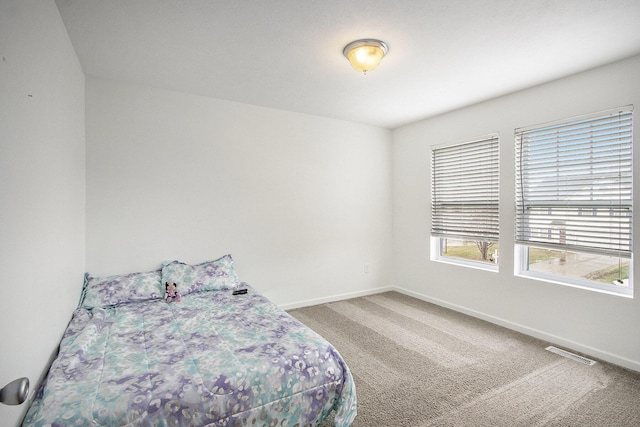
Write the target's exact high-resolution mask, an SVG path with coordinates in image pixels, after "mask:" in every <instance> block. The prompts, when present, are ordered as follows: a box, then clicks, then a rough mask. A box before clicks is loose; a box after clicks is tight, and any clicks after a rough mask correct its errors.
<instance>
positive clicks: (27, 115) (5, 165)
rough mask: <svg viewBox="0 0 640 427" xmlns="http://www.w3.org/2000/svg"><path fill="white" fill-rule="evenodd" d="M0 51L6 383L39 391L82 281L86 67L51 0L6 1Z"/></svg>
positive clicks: (7, 410)
mask: <svg viewBox="0 0 640 427" xmlns="http://www.w3.org/2000/svg"><path fill="white" fill-rule="evenodd" d="M0 55H1V56H2V58H1V61H0V121H1V124H0V197H1V200H2V208H1V209H0V242H1V244H0V271H2V280H3V286H2V289H3V291H2V298H0V325H2V326H1V327H0V361H1V363H0V387H2V386H3V385H4V384H6V383H8V382H9V381H11V380H13V379H15V378H18V377H21V376H27V377H29V378H30V380H31V384H32V387H31V388H32V390H33V391H34V388H35V385H36V383H37V381H38V379H39V377H40V376H41V375H42V374H43V371H44V369H45V368H46V365H47V363H48V360H49V357H50V355H51V354H52V353H53V352H54V350H56V347H57V344H58V342H59V340H60V338H61V336H62V332H63V331H64V328H65V327H66V326H67V323H68V322H69V320H70V318H71V313H72V311H73V309H74V307H75V305H76V304H77V301H78V296H79V293H80V288H81V286H82V277H83V271H84V261H85V259H84V237H85V236H84V226H85V224H84V212H85V178H84V166H85V163H84V156H85V146H84V128H85V127H84V126H85V125H84V74H83V72H82V70H81V68H80V64H79V63H78V60H77V58H76V55H75V52H74V51H73V48H72V47H71V43H70V41H69V38H68V36H67V32H66V29H65V27H64V25H63V24H62V20H61V18H60V15H59V14H58V9H57V8H56V6H55V4H54V3H53V1H42V0H29V1H26V0H9V1H5V0H3V1H2V2H1V3H0ZM26 406H27V405H26V404H23V405H21V406H15V407H9V406H5V405H0V420H2V425H13V424H16V423H18V421H19V419H21V417H22V411H23V410H25V409H26Z"/></svg>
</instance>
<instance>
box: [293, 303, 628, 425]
mask: <svg viewBox="0 0 640 427" xmlns="http://www.w3.org/2000/svg"><path fill="white" fill-rule="evenodd" d="M289 313H290V314H291V315H293V316H294V317H296V318H297V319H298V320H300V321H301V322H303V323H305V324H306V325H308V326H309V327H310V328H312V329H313V330H315V331H316V332H318V333H319V334H321V335H322V336H324V337H325V338H326V339H327V340H329V341H330V342H331V343H332V344H333V345H334V346H335V347H336V348H337V349H338V351H339V352H340V353H341V354H342V356H343V357H344V359H345V360H346V361H347V364H348V365H349V367H350V369H351V372H352V374H353V377H354V380H355V384H356V390H357V393H358V416H357V417H356V420H355V422H354V423H353V427H378V426H380V427H387V426H393V427H423V426H425V427H426V426H527V427H529V426H576V427H577V426H598V427H601V426H640V373H637V372H633V371H629V370H625V369H622V368H619V367H616V366H613V365H610V364H607V363H603V362H598V363H596V364H595V365H593V366H588V365H585V364H582V363H580V362H576V361H574V360H572V359H568V358H565V357H562V356H559V355H557V354H554V353H551V352H548V351H546V350H545V347H547V345H548V344H547V343H545V342H543V341H539V340H537V339H534V338H531V337H528V336H526V335H522V334H519V333H517V332H513V331H510V330H508V329H505V328H502V327H499V326H496V325H493V324H490V323H487V322H484V321H482V320H478V319H475V318H473V317H469V316H466V315H464V314H461V313H457V312H454V311H451V310H448V309H445V308H442V307H439V306H436V305H433V304H429V303H427V302H424V301H421V300H418V299H415V298H411V297H408V296H406V295H403V294H400V293H397V292H387V293H383V294H378V295H372V296H368V297H361V298H354V299H351V300H346V301H340V302H335V303H328V304H322V305H317V306H313V307H305V308H300V309H296V310H291V311H289ZM330 425H333V424H332V422H331V420H326V421H325V423H323V424H322V426H323V427H324V426H330Z"/></svg>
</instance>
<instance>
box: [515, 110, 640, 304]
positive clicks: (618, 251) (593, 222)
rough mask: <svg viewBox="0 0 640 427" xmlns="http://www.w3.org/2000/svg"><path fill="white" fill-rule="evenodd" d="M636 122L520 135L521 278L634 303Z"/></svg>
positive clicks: (612, 117) (579, 121) (616, 114)
mask: <svg viewBox="0 0 640 427" xmlns="http://www.w3.org/2000/svg"><path fill="white" fill-rule="evenodd" d="M632 115H633V111H632V107H626V108H621V109H616V110H612V111H607V112H603V113H598V114H594V115H589V116H583V117H579V118H576V119H571V120H565V121H560V122H554V123H548V124H544V125H539V126H534V127H528V128H522V129H516V132H515V140H516V141H515V142H516V223H515V232H516V236H515V237H516V244H517V246H516V274H520V275H523V276H528V277H533V278H537V279H543V280H549V281H553V282H557V283H561V284H568V285H573V286H579V287H584V288H589V289H596V290H601V291H606V292H612V293H616V294H621V295H632V291H633V289H632V283H633V282H632V280H631V277H632V276H631V273H632V272H631V265H632V263H631V262H630V261H631V257H632V230H631V225H632V219H633V212H632V205H633V195H632V180H633V176H632V175H633V167H632V162H631V160H632V155H631V153H632V151H631V150H632V144H633V138H632Z"/></svg>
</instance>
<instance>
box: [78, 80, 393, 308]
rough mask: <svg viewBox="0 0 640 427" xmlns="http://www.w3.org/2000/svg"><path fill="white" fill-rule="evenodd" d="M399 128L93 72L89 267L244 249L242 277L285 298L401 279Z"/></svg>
mask: <svg viewBox="0 0 640 427" xmlns="http://www.w3.org/2000/svg"><path fill="white" fill-rule="evenodd" d="M390 138H391V132H390V131H388V130H384V129H381V128H376V127H371V126H364V125H358V124H353V123H349V122H344V121H338V120H332V119H325V118H320V117H315V116H309V115H305V114H298V113H291V112H285V111H279V110H273V109H268V108H261V107H254V106H249V105H243V104H238V103H232V102H227V101H221V100H216V99H211V98H204V97H199V96H194V95H189V94H183V93H177V92H170V91H165V90H158V89H153V88H149V87H143V86H135V85H129V84H123V83H117V82H113V81H108V80H102V79H96V78H88V79H87V270H88V271H89V272H90V273H91V274H93V275H106V274H120V273H127V272H133V271H140V270H147V269H154V268H158V267H159V266H160V263H161V261H163V260H166V259H174V258H177V259H180V260H183V261H185V262H190V263H197V262H201V261H206V260H209V259H212V258H215V257H218V256H221V255H224V254H226V253H231V254H232V255H233V257H234V259H235V262H236V267H237V270H238V273H239V275H240V278H241V279H242V280H245V281H247V282H249V283H251V284H252V285H253V286H254V287H256V288H257V289H259V290H260V291H261V292H263V293H264V294H265V295H266V296H268V297H269V298H271V299H272V300H273V301H274V302H276V303H278V304H280V305H283V306H291V305H296V304H299V303H302V302H304V301H305V300H312V301H320V300H322V299H323V298H326V297H331V296H337V295H344V294H349V293H358V292H367V291H371V290H372V289H375V288H379V287H384V286H389V285H391V278H392V265H391V264H392V263H391V258H392V250H391V244H392V235H391V228H392V221H391V140H390ZM365 263H369V264H370V265H371V271H370V273H366V274H365V273H364V264H365Z"/></svg>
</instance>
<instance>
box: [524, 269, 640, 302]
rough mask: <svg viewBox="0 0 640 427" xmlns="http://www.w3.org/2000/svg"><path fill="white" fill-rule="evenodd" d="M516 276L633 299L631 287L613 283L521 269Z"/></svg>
mask: <svg viewBox="0 0 640 427" xmlns="http://www.w3.org/2000/svg"><path fill="white" fill-rule="evenodd" d="M514 275H515V276H516V277H522V278H525V279H531V280H537V281H541V282H547V283H553V284H556V285H561V286H569V287H572V288H577V289H584V290H586V291H592V292H599V293H603V294H608V295H613V296H617V297H623V298H631V299H633V288H632V287H629V288H623V287H616V286H613V285H605V284H604V283H603V284H600V283H597V282H587V281H581V280H578V279H574V280H567V278H559V277H558V276H554V275H547V274H544V273H538V272H531V271H521V272H519V273H515V274H514Z"/></svg>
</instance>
